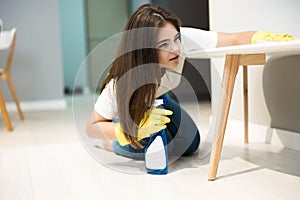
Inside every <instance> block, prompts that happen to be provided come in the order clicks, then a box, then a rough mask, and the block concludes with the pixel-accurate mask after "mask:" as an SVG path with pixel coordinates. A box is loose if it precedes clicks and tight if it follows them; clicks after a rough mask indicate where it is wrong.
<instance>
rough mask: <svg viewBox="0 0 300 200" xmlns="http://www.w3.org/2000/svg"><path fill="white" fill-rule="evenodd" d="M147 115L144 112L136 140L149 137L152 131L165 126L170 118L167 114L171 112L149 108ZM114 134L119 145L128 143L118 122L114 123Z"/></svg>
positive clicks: (155, 131) (157, 130) (154, 131)
mask: <svg viewBox="0 0 300 200" xmlns="http://www.w3.org/2000/svg"><path fill="white" fill-rule="evenodd" d="M149 112H150V113H149V117H147V115H146V114H145V116H144V118H143V119H142V121H141V123H140V125H139V129H138V140H142V139H144V138H147V137H150V136H151V135H152V134H153V133H157V132H159V131H160V130H163V129H165V128H167V126H166V123H169V122H170V121H171V120H170V118H168V117H166V116H167V115H172V114H173V112H172V111H170V110H166V109H162V108H151V110H150V111H149ZM115 135H116V138H117V140H118V141H119V143H120V145H121V146H125V145H127V144H129V141H128V140H127V139H126V137H125V134H124V132H123V131H122V128H121V125H120V123H117V124H116V128H115Z"/></svg>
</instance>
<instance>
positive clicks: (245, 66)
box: [243, 65, 248, 144]
mask: <svg viewBox="0 0 300 200" xmlns="http://www.w3.org/2000/svg"><path fill="white" fill-rule="evenodd" d="M243 79H244V143H245V144H248V66H247V65H244V66H243Z"/></svg>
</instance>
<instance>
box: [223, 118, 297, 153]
mask: <svg viewBox="0 0 300 200" xmlns="http://www.w3.org/2000/svg"><path fill="white" fill-rule="evenodd" d="M248 126H249V143H251V142H262V143H269V144H275V145H280V146H282V147H286V148H289V149H294V150H297V151H300V145H299V144H300V133H297V132H292V131H286V130H281V129H277V128H271V127H268V126H266V125H260V124H255V123H249V125H248ZM226 132H228V133H227V134H226V135H225V139H226V138H227V140H229V141H230V142H236V141H237V140H239V141H238V142H243V137H244V122H243V121H241V120H234V119H230V120H228V124H227V129H226ZM229 133H230V134H229ZM231 133H233V134H231ZM237 134H238V135H237Z"/></svg>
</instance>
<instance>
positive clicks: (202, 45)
mask: <svg viewBox="0 0 300 200" xmlns="http://www.w3.org/2000/svg"><path fill="white" fill-rule="evenodd" d="M180 32H181V42H182V50H183V53H188V52H190V51H195V50H201V49H210V48H215V47H216V46H217V42H218V34H217V32H215V31H205V30H201V29H197V28H190V27H181V28H180Z"/></svg>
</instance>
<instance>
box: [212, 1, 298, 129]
mask: <svg viewBox="0 0 300 200" xmlns="http://www.w3.org/2000/svg"><path fill="white" fill-rule="evenodd" d="M209 3H210V29H211V30H214V31H223V32H235V31H247V30H261V29H264V30H269V31H271V32H284V33H290V34H292V35H294V36H297V37H299V38H300V26H299V19H300V12H299V10H300V1H298V0H284V1H283V0H264V1H262V0H248V1H246V0H226V1H224V0H210V1H209ZM212 64H213V65H215V66H217V67H216V68H214V67H213V68H212V90H213V94H212V95H213V96H216V91H217V90H218V89H217V85H218V83H219V78H218V77H221V76H222V69H223V66H224V65H223V64H224V59H223V58H222V59H213V60H212ZM248 73H249V76H248V77H249V78H248V79H249V115H250V116H249V117H250V122H252V123H255V124H259V125H263V126H267V127H268V126H269V125H270V123H271V118H270V114H269V111H268V109H267V107H266V101H265V97H264V92H263V83H262V82H263V67H259V66H253V67H250V68H249V72H248ZM297 73H300V71H297ZM287 98H291V97H287ZM299 106H300V105H299ZM291 109H293V108H291ZM229 119H237V120H243V96H242V73H241V70H240V71H239V73H238V76H237V79H236V85H235V89H234V94H233V99H232V102H231V111H230V115H229Z"/></svg>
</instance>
